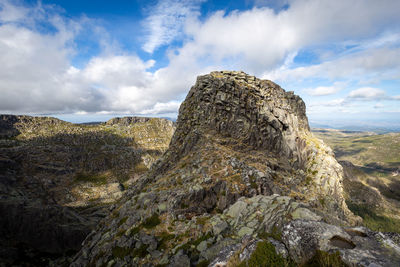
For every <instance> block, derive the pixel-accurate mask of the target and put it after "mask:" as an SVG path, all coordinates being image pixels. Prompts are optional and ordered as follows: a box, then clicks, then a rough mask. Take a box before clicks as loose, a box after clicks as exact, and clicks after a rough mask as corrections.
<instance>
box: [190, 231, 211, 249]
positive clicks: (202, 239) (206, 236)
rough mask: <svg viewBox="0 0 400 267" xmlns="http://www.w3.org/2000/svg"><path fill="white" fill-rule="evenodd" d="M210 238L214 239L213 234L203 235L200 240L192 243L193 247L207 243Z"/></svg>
mask: <svg viewBox="0 0 400 267" xmlns="http://www.w3.org/2000/svg"><path fill="white" fill-rule="evenodd" d="M210 237H212V234H211V233H208V234H206V235H203V236H201V237H199V238H198V239H196V240H195V241H193V242H192V245H194V246H196V247H197V246H198V245H199V244H200V243H201V242H203V241H206V240H207V239H209V238H210Z"/></svg>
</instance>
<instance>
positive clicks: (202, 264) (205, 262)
mask: <svg viewBox="0 0 400 267" xmlns="http://www.w3.org/2000/svg"><path fill="white" fill-rule="evenodd" d="M209 264H210V262H209V261H208V260H202V261H199V263H197V264H196V267H207V266H208V265H209Z"/></svg>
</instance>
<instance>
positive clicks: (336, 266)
mask: <svg viewBox="0 0 400 267" xmlns="http://www.w3.org/2000/svg"><path fill="white" fill-rule="evenodd" d="M347 266H348V265H347V264H346V263H344V262H343V261H342V259H341V258H340V254H339V251H336V252H335V253H328V252H325V251H321V250H317V251H316V253H315V255H314V256H313V257H312V258H311V259H310V260H309V261H308V262H307V263H306V264H304V265H303V267H347Z"/></svg>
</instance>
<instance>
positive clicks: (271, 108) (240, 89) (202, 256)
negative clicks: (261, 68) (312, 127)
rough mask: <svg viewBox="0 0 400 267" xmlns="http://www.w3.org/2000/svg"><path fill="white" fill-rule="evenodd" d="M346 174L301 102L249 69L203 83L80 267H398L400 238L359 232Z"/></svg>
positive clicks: (87, 247) (89, 243)
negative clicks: (318, 265) (336, 266)
mask: <svg viewBox="0 0 400 267" xmlns="http://www.w3.org/2000/svg"><path fill="white" fill-rule="evenodd" d="M342 176H343V171H342V167H341V166H340V165H339V164H338V163H337V161H336V160H335V158H334V156H333V153H332V151H331V149H330V148H329V147H328V146H326V145H325V144H324V143H323V142H322V141H320V140H318V139H316V138H315V137H314V136H313V134H312V133H310V131H309V126H308V122H307V117H306V114H305V105H304V102H303V101H302V100H301V99H300V98H299V97H298V96H296V95H294V94H293V93H292V92H285V91H284V90H283V89H282V88H280V87H279V86H278V85H276V84H274V83H273V82H271V81H268V80H260V79H257V78H255V77H253V76H249V75H247V74H245V73H243V72H225V71H223V72H212V73H211V74H209V75H204V76H199V77H198V79H197V82H196V84H195V85H194V86H193V87H192V88H191V90H190V92H189V94H188V96H187V97H186V99H185V101H184V103H183V104H182V105H181V108H180V110H179V117H178V121H177V129H176V131H175V133H174V135H173V138H172V141H171V143H170V146H169V148H168V150H167V151H166V152H165V154H164V155H163V156H162V157H161V158H160V159H159V160H158V161H157V162H156V163H155V164H154V165H153V166H152V168H151V170H150V171H149V172H148V173H147V174H146V175H144V176H143V177H142V178H141V179H139V180H138V181H137V183H136V184H135V185H133V186H132V187H131V188H129V189H128V191H127V193H126V194H125V195H124V197H123V199H121V201H120V204H119V205H116V206H115V208H114V210H113V211H112V213H111V215H110V216H108V217H107V218H106V219H105V220H103V221H102V222H101V223H100V224H99V226H98V228H97V229H96V231H93V232H92V233H91V234H90V235H89V236H88V237H87V238H86V240H85V242H84V245H83V248H82V250H81V251H80V252H79V253H78V254H77V255H76V257H75V260H74V263H73V264H72V266H195V265H197V266H207V265H210V266H236V265H238V264H239V263H240V262H242V264H245V262H246V261H247V262H248V263H249V262H253V263H254V261H257V260H259V259H263V260H265V262H263V264H267V261H268V260H271V259H274V260H276V261H277V262H279V264H278V263H276V262H275V265H274V266H285V265H290V264H292V265H293V264H295V265H296V264H304V263H307V262H310V261H320V260H324V259H325V258H324V257H326V261H329V260H330V259H331V257H333V258H334V260H336V261H337V262H339V263H340V264H345V263H347V264H359V265H362V266H370V264H378V266H379V265H383V266H394V265H396V264H399V263H400V254H399V251H400V250H399V244H398V243H396V242H398V240H399V239H398V236H391V235H385V234H382V233H375V232H371V231H369V230H368V229H365V228H359V227H352V225H354V224H357V223H360V218H359V217H356V216H354V215H353V214H352V213H351V212H350V211H349V210H348V208H347V206H346V203H345V201H344V197H343V188H342ZM396 238H397V239H396ZM396 240H397V241H396ZM271 246H272V248H273V249H272V251H271V250H268V248H271ZM263 249H264V250H263ZM260 251H261V255H260ZM335 252H336V253H335ZM277 253H278V254H279V255H278V254H277ZM324 253H325V254H324ZM329 253H333V254H332V255H330V254H329ZM267 254H268V255H270V256H271V257H268V256H266V255H267ZM254 255H256V256H254ZM318 255H319V256H318ZM321 255H324V256H321ZM258 256H260V257H261V258H260V257H258ZM344 262H345V263H344ZM258 263H259V264H260V262H258ZM249 264H250V263H249ZM393 264H394V265H393ZM250 266H259V265H257V264H256V265H250ZM266 266H268V264H267V265H266ZM340 266H343V265H340ZM371 266H372V265H371ZM375 266H376V265H375Z"/></svg>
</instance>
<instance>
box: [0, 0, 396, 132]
mask: <svg viewBox="0 0 400 267" xmlns="http://www.w3.org/2000/svg"><path fill="white" fill-rule="evenodd" d="M399 10H400V1H398V0H380V1H376V0H335V1H331V0H244V1H233V0H231V1H211V0H210V1H206V0H184V1H177V0H164V1H162V0H160V1H157V0H152V1H145V0H113V1H108V0H97V1H87V0H86V1H85V0H80V1H75V0H68V1H66V0H53V1H51V0H42V1H36V0H15V1H11V0H0V62H1V64H0V113H6V114H28V115H48V116H55V117H58V118H61V119H65V120H67V121H72V122H85V121H101V120H106V119H108V118H111V117H114V116H127V115H140V116H156V117H170V118H176V116H177V113H178V109H179V105H180V103H181V102H182V101H183V100H184V98H185V96H186V94H187V93H188V91H189V89H190V87H191V86H192V85H193V84H194V83H195V81H196V77H197V76H198V75H202V74H207V73H209V72H211V71H214V70H243V71H245V72H246V73H248V74H251V75H255V76H256V77H259V78H263V79H269V80H272V81H274V82H276V83H278V84H279V85H280V86H281V87H282V88H284V89H285V90H287V91H294V92H295V93H296V94H297V95H299V96H301V97H302V98H303V100H304V101H305V103H306V105H307V115H308V117H309V120H310V122H311V123H315V124H327V125H333V124H335V123H343V122H348V123H349V124H355V123H357V124H376V125H387V126H390V125H397V126H398V127H399V129H400V16H399V14H398V13H399Z"/></svg>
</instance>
